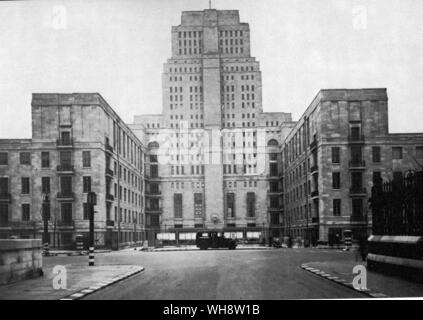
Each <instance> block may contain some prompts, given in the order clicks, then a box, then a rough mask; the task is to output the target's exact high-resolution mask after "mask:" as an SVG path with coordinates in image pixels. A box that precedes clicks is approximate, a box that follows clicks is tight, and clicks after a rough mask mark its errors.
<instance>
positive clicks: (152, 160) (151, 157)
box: [150, 154, 157, 162]
mask: <svg viewBox="0 0 423 320" xmlns="http://www.w3.org/2000/svg"><path fill="white" fill-rule="evenodd" d="M150 162H157V155H155V154H152V155H150Z"/></svg>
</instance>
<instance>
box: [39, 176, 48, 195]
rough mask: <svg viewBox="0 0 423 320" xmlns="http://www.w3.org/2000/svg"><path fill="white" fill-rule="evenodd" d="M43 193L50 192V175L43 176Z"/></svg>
mask: <svg viewBox="0 0 423 320" xmlns="http://www.w3.org/2000/svg"><path fill="white" fill-rule="evenodd" d="M41 190H42V193H50V177H42V178H41Z"/></svg>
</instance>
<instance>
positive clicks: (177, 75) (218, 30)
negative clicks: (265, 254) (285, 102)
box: [130, 9, 293, 242]
mask: <svg viewBox="0 0 423 320" xmlns="http://www.w3.org/2000/svg"><path fill="white" fill-rule="evenodd" d="M162 80H163V87H162V90H163V112H162V114H160V115H145V116H135V118H134V124H132V125H130V127H131V128H132V130H134V132H135V133H139V134H144V132H145V133H146V135H147V136H148V138H149V141H150V143H152V144H156V143H157V145H156V147H157V148H155V149H149V152H150V155H153V158H154V159H155V161H157V164H156V163H153V164H151V163H149V162H148V161H147V166H151V165H152V166H154V167H156V166H157V168H158V173H157V174H156V176H155V177H154V181H151V180H149V175H148V172H149V170H150V168H146V173H147V186H146V188H147V190H148V189H149V188H150V185H151V184H153V188H154V189H157V188H159V191H160V194H152V195H150V194H147V198H146V202H147V209H146V210H147V211H146V212H147V229H149V230H150V231H151V232H150V233H151V236H150V239H154V238H155V237H156V234H157V233H159V234H161V235H159V238H162V239H168V240H169V239H172V240H169V241H173V242H178V241H179V240H180V241H182V242H184V241H192V240H193V239H194V236H195V232H196V231H199V230H203V229H204V228H206V229H218V230H224V231H226V232H227V233H228V235H230V233H233V234H232V235H235V236H237V237H238V238H243V239H246V240H251V241H259V240H262V241H264V240H267V239H268V237H269V235H271V234H272V232H273V231H271V230H272V229H274V235H279V234H280V231H281V228H282V225H281V221H283V219H282V213H283V211H282V197H281V195H282V193H281V189H280V188H276V189H275V190H274V192H272V193H269V184H270V181H271V180H276V181H277V180H278V177H279V174H280V172H281V168H280V159H279V158H280V155H279V154H280V148H279V146H280V143H281V141H283V139H284V137H285V135H286V134H287V133H288V132H289V130H287V129H288V128H290V127H292V125H293V123H292V119H291V114H289V113H282V112H272V113H265V112H263V107H262V82H261V71H260V65H259V62H258V61H256V59H255V58H254V57H251V55H250V29H249V25H248V24H247V23H241V22H240V19H239V13H238V11H236V10H224V11H219V10H214V9H209V10H204V11H189V12H183V13H182V18H181V24H180V25H178V26H174V27H172V56H171V58H170V59H168V60H167V62H166V63H165V64H164V70H163V75H162ZM272 140H274V141H275V142H276V143H274V141H272ZM269 141H272V144H271V145H270V146H268V143H269ZM270 152H271V153H274V154H275V156H274V157H276V158H275V160H272V161H274V162H275V163H274V164H272V165H271V164H270V162H269V153H270ZM156 155H157V159H156ZM272 157H273V156H272ZM276 159H277V160H276ZM270 166H279V170H278V169H277V168H276V169H274V172H272V173H271V174H272V175H275V176H274V177H270V172H269V167H270ZM153 170H156V169H153ZM150 179H151V177H150ZM270 196H272V197H276V198H278V199H277V200H276V201H275V200H274V201H273V202H272V208H270ZM195 199H196V200H195ZM180 201H181V202H182V203H179V202H180ZM196 201H197V202H196ZM228 201H229V207H230V208H229V209H228ZM150 203H153V204H154V208H158V210H157V209H154V210H153V209H152V207H151V206H150V205H149V204H150ZM276 203H278V205H276ZM248 206H249V207H250V208H249V209H248V208H247V207H248ZM180 208H181V209H180ZM149 209H151V210H149ZM248 211H249V212H248ZM271 215H274V216H275V215H276V216H277V217H275V218H274V219H273V221H274V222H275V223H274V224H271V219H270V216H271ZM151 221H154V223H151ZM149 223H150V224H149ZM188 239H190V240H188Z"/></svg>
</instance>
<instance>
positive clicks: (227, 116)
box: [163, 9, 262, 227]
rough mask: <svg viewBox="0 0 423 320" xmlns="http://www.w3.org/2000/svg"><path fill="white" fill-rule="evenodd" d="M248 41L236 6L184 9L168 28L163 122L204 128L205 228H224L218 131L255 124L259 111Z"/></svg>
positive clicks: (221, 143)
mask: <svg viewBox="0 0 423 320" xmlns="http://www.w3.org/2000/svg"><path fill="white" fill-rule="evenodd" d="M249 44H250V37H249V26H248V24H246V23H240V22H239V13H238V11H236V10H230V11H218V10H215V9H208V10H204V11H188V12H183V13H182V19H181V24H180V25H179V26H176V27H173V28H172V58H171V59H169V60H168V62H167V63H166V64H165V66H164V73H163V110H164V117H165V119H164V122H165V126H166V127H168V128H170V129H178V130H179V129H181V128H180V126H181V125H184V124H185V125H186V126H187V129H188V130H189V129H197V128H199V129H201V131H203V134H204V135H203V137H204V139H205V140H206V141H204V142H205V145H207V146H208V148H207V147H206V148H204V149H203V150H202V155H201V156H202V160H203V163H204V164H205V166H204V202H205V223H206V225H207V226H214V227H222V226H223V225H224V220H225V217H224V212H225V209H224V199H225V197H224V172H223V163H224V162H225V159H224V154H223V147H224V143H225V140H224V139H225V138H224V136H223V137H222V129H224V128H234V127H247V126H248V127H251V128H253V127H256V125H258V123H257V122H256V121H255V119H257V118H258V115H259V114H260V113H261V111H262V106H261V74H260V71H259V65H258V63H257V62H256V61H255V59H254V58H251V57H250V45H249ZM246 114H248V118H247V117H246V116H245V115H246ZM241 115H242V116H241ZM238 156H239V155H238ZM240 156H241V157H242V154H241V155H240ZM236 160H237V159H236V156H235V157H233V158H232V159H231V161H232V162H233V165H234V166H236V165H237V163H240V162H239V161H238V162H236ZM238 160H241V159H238ZM234 171H235V172H236V169H235V170H234ZM241 171H242V166H240V168H239V172H241Z"/></svg>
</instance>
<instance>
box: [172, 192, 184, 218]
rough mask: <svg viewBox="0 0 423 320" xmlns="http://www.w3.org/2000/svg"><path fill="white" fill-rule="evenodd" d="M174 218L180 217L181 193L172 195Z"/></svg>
mask: <svg viewBox="0 0 423 320" xmlns="http://www.w3.org/2000/svg"><path fill="white" fill-rule="evenodd" d="M173 204H174V211H175V218H182V193H175V194H174V195H173Z"/></svg>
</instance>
